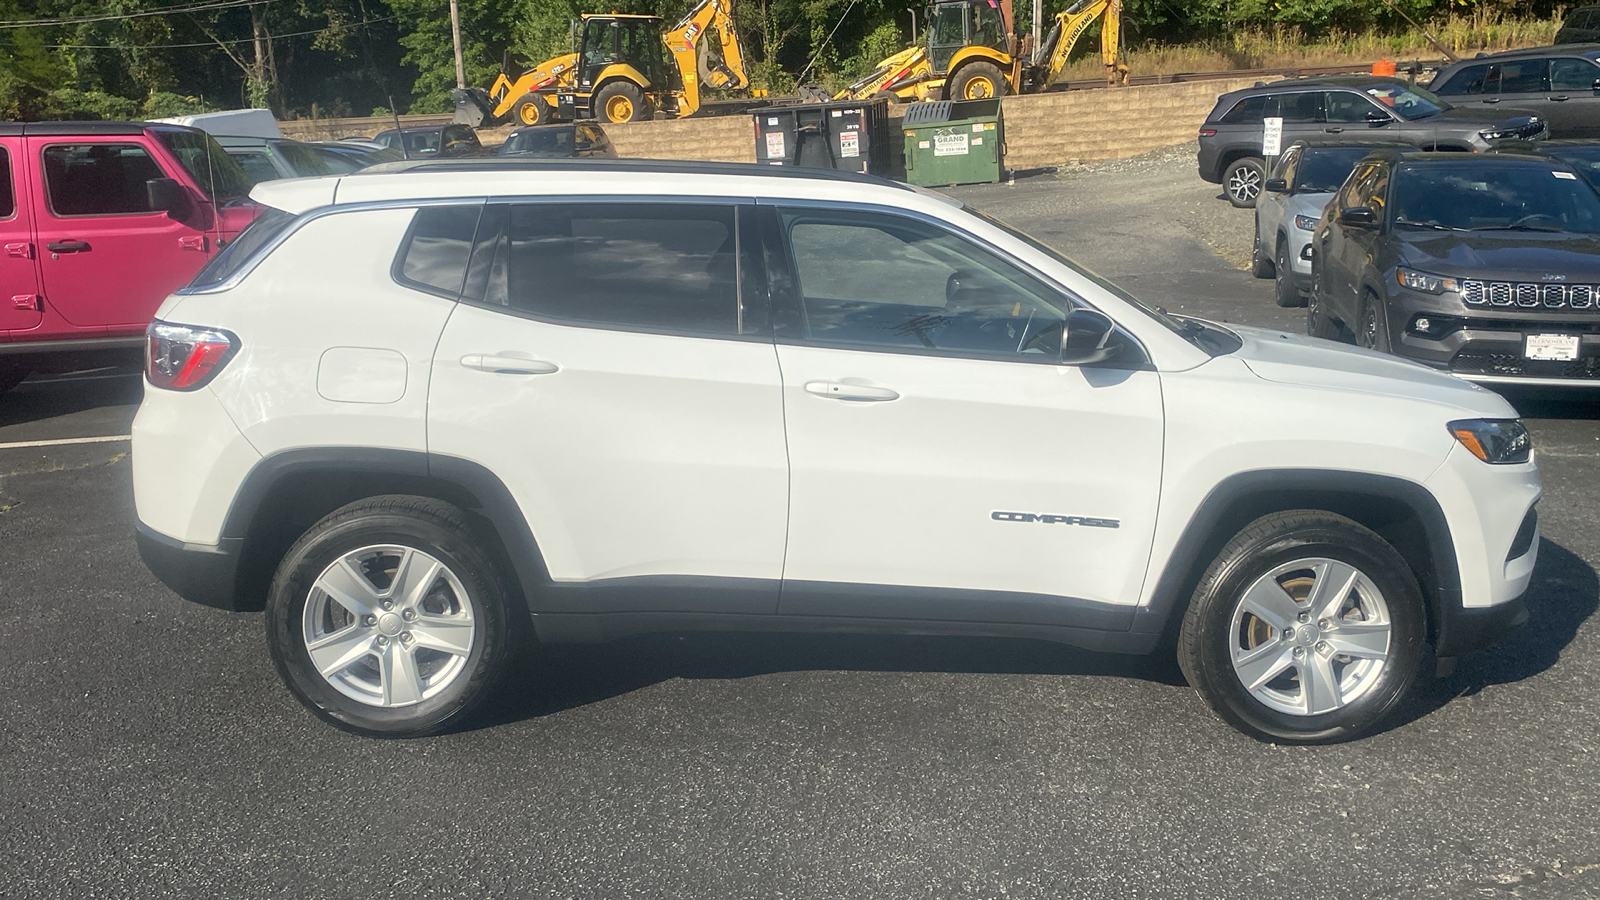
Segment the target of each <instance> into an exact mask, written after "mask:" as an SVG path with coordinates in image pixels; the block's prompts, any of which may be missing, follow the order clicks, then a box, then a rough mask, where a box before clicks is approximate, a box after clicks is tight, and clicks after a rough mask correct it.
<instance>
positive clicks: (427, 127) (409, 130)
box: [377, 122, 460, 137]
mask: <svg viewBox="0 0 1600 900" xmlns="http://www.w3.org/2000/svg"><path fill="white" fill-rule="evenodd" d="M459 124H460V123H459V122H443V123H441V124H438V125H402V126H401V127H400V129H399V130H400V131H402V132H404V133H406V134H411V133H412V132H418V131H443V130H444V129H446V128H449V127H450V126H452V125H459ZM394 133H395V129H393V128H385V129H384V130H382V131H380V132H378V134H377V136H378V137H383V136H384V135H386V134H394Z"/></svg>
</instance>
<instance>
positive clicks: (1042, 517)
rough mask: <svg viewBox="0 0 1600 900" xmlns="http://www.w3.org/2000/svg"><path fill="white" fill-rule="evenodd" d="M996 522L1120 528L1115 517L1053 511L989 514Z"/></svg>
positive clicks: (997, 512)
mask: <svg viewBox="0 0 1600 900" xmlns="http://www.w3.org/2000/svg"><path fill="white" fill-rule="evenodd" d="M989 518H991V519H993V520H995V521H996V522H1037V523H1039V524H1041V525H1082V526H1084V527H1085V528H1120V527H1122V522H1121V521H1120V520H1117V519H1096V518H1093V517H1092V516H1058V515H1054V514H1053V513H1025V512H1000V511H998V510H997V511H995V512H992V513H990V514H989Z"/></svg>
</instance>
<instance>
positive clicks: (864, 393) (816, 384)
mask: <svg viewBox="0 0 1600 900" xmlns="http://www.w3.org/2000/svg"><path fill="white" fill-rule="evenodd" d="M806 393H808V394H816V395H817V396H818V397H828V398H830V399H833V400H898V399H900V394H899V393H897V392H895V391H891V390H889V389H888V388H881V387H868V386H867V385H864V384H848V383H846V382H843V381H808V382H806Z"/></svg>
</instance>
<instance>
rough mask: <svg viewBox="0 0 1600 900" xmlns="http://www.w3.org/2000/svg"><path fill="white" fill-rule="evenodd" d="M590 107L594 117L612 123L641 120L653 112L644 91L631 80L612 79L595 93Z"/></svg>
mask: <svg viewBox="0 0 1600 900" xmlns="http://www.w3.org/2000/svg"><path fill="white" fill-rule="evenodd" d="M590 108H591V109H592V110H593V111H594V117H595V118H596V119H598V120H600V121H602V122H606V123H609V124H612V125H615V124H618V123H621V122H642V121H644V120H645V119H648V118H650V116H651V114H652V112H653V111H652V110H651V109H650V103H649V101H647V100H646V99H645V96H644V91H642V90H640V89H639V86H638V85H636V84H634V83H633V82H631V81H613V82H611V83H610V84H608V85H606V86H605V87H603V88H601V89H600V90H599V91H597V92H596V93H595V95H594V101H593V103H592V104H591V107H590ZM624 110H626V111H624Z"/></svg>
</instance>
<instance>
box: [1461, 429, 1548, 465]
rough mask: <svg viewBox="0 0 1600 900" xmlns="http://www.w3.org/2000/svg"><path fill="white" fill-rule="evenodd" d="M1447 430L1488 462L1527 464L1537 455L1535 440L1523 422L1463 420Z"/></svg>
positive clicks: (1496, 463) (1464, 445)
mask: <svg viewBox="0 0 1600 900" xmlns="http://www.w3.org/2000/svg"><path fill="white" fill-rule="evenodd" d="M1447 427H1448V428H1449V429H1450V433H1451V434H1452V435H1455V439H1456V440H1458V441H1460V442H1461V446H1463V447H1465V448H1467V450H1469V451H1471V453H1472V455H1473V456H1476V457H1477V458H1479V459H1481V460H1483V461H1484V462H1486V463H1493V464H1495V465H1507V464H1511V463H1525V462H1527V461H1528V458H1529V457H1530V456H1531V455H1532V454H1533V438H1532V437H1530V436H1529V435H1528V428H1527V426H1525V425H1523V424H1522V420H1521V419H1462V420H1460V421H1457V422H1451V423H1450V424H1449V425H1448V426H1447Z"/></svg>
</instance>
